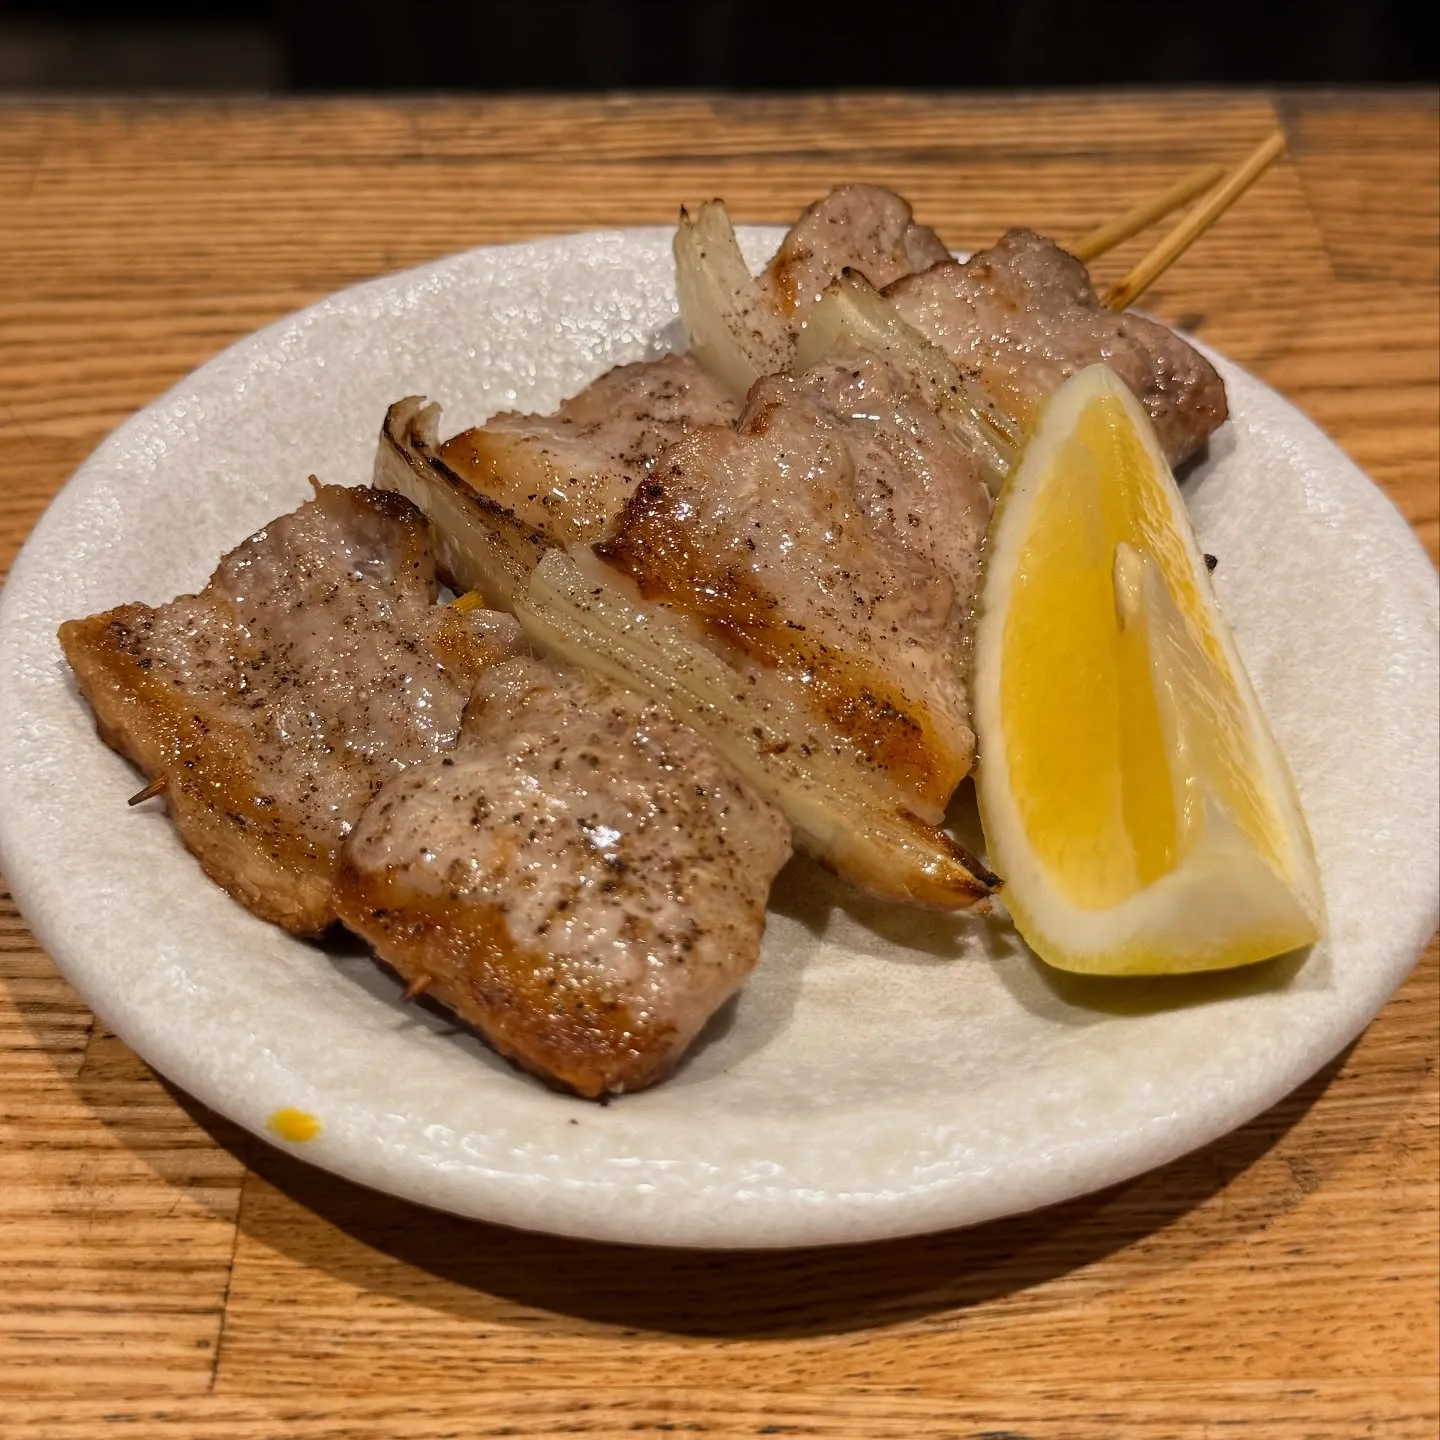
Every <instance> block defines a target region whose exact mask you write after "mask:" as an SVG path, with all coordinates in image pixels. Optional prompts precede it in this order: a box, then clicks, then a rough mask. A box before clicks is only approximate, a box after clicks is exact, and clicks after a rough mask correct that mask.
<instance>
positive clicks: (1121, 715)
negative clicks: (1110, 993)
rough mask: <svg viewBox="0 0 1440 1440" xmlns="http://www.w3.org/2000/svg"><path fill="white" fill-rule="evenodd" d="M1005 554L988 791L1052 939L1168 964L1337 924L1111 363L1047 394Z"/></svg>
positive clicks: (1005, 857)
mask: <svg viewBox="0 0 1440 1440" xmlns="http://www.w3.org/2000/svg"><path fill="white" fill-rule="evenodd" d="M986 549H987V554H986V561H985V580H984V590H983V594H982V598H981V609H980V615H979V620H978V625H977V628H976V636H975V670H974V705H975V729H976V734H977V737H978V741H979V752H980V764H979V769H978V771H977V775H976V790H977V794H978V796H979V801H980V815H981V820H982V823H983V825H984V828H985V837H986V842H987V844H988V846H989V850H990V859H991V863H992V864H993V865H994V867H995V869H996V870H998V871H999V872H1000V874H1001V875H1003V876H1004V877H1005V882H1006V888H1005V892H1004V898H1005V903H1006V906H1007V908H1008V909H1009V911H1010V914H1011V917H1012V919H1013V920H1014V922H1015V924H1016V926H1017V927H1018V928H1019V930H1020V933H1021V934H1022V935H1023V936H1024V937H1025V939H1026V941H1027V942H1028V943H1029V944H1030V946H1031V948H1032V949H1034V950H1035V952H1036V953H1037V954H1038V955H1040V957H1041V958H1042V959H1044V960H1046V961H1048V962H1049V963H1050V964H1052V965H1055V966H1058V967H1060V968H1062V969H1066V970H1076V971H1085V972H1089V973H1093V974H1106V975H1156V974H1167V973H1178V972H1181V971H1192V970H1212V969H1221V968H1224V967H1228V966H1234V965H1245V964H1249V963H1250V962H1252V961H1256V960H1263V959H1265V958H1267V957H1269V956H1273V955H1279V954H1283V953H1285V952H1287V951H1290V950H1294V949H1297V948H1299V947H1301V946H1304V945H1308V944H1310V943H1311V942H1313V941H1315V940H1317V939H1318V938H1319V937H1320V935H1321V933H1322V930H1323V928H1324V910H1323V904H1322V901H1321V895H1320V879H1319V874H1318V872H1317V869H1316V864H1315V853H1314V849H1313V847H1312V845H1311V843H1310V836H1309V832H1308V831H1307V829H1306V826H1305V818H1304V815H1303V814H1302V813H1301V809H1300V802H1299V799H1298V797H1297V795H1296V793H1295V786H1294V783H1293V782H1292V780H1291V778H1290V772H1289V770H1288V768H1287V766H1286V763H1285V757H1284V755H1283V754H1282V753H1281V750H1280V747H1279V745H1278V744H1277V743H1276V741H1275V737H1274V736H1273V735H1272V733H1271V731H1270V727H1269V725H1268V724H1267V722H1266V720H1265V716H1264V713H1263V712H1262V711H1261V708H1260V703H1259V701H1258V700H1257V698H1256V696H1255V691H1254V689H1253V687H1252V686H1251V684H1250V680H1249V678H1248V677H1247V676H1246V674H1245V669H1244V666H1243V665H1242V664H1241V661H1240V656H1239V652H1238V651H1237V650H1236V648H1235V642H1234V640H1233V639H1232V638H1231V635H1230V632H1229V629H1228V628H1227V626H1226V624H1225V621H1224V618H1223V616H1222V615H1221V614H1220V610H1219V607H1218V605H1217V604H1216V602H1215V598H1214V595H1213V593H1212V590H1211V586H1210V579H1209V576H1208V574H1207V573H1206V570H1205V560H1204V555H1203V554H1202V553H1201V550H1200V547H1199V545H1198V543H1197V542H1196V539H1195V534H1194V531H1193V530H1192V528H1191V525H1190V519H1189V515H1188V514H1187V512H1186V510H1185V503H1184V501H1183V499H1182V498H1181V495H1180V491H1179V489H1178V488H1177V486H1176V484H1175V480H1174V477H1173V476H1172V475H1171V474H1170V469H1169V466H1168V465H1167V464H1166V463H1165V457H1164V455H1163V453H1162V451H1161V449H1160V445H1159V442H1158V441H1157V440H1156V438H1155V434H1154V431H1153V430H1152V429H1151V426H1150V421H1149V418H1148V417H1147V416H1146V414H1145V412H1144V410H1143V409H1142V408H1141V406H1140V404H1139V403H1138V401H1136V399H1135V398H1134V396H1133V395H1131V393H1130V391H1129V390H1128V389H1127V388H1126V387H1125V385H1124V383H1123V382H1122V381H1120V380H1119V379H1118V378H1116V376H1115V375H1114V374H1112V373H1111V372H1110V371H1109V370H1107V369H1106V368H1105V367H1104V366H1103V365H1095V366H1091V367H1090V368H1089V369H1087V370H1085V371H1083V372H1081V373H1080V374H1079V375H1076V376H1075V377H1074V378H1073V379H1072V380H1070V381H1068V382H1067V383H1066V384H1065V385H1064V386H1063V387H1062V388H1061V389H1060V390H1059V391H1058V392H1057V393H1056V394H1055V395H1054V396H1053V397H1052V398H1051V400H1050V401H1049V402H1048V404H1047V405H1046V407H1045V408H1044V410H1043V412H1042V413H1041V415H1040V417H1039V420H1038V423H1037V425H1036V428H1035V431H1034V434H1033V435H1032V436H1031V438H1030V440H1029V441H1028V443H1027V444H1026V446H1025V449H1024V451H1023V453H1022V454H1021V456H1020V458H1019V460H1018V461H1017V463H1016V466H1015V468H1014V470H1013V471H1012V472H1011V475H1010V478H1009V479H1008V481H1007V482H1006V485H1005V488H1004V490H1003V491H1002V492H1001V495H1000V498H999V501H998V502H997V505H996V509H995V513H994V516H993V517H992V520H991V523H990V532H989V536H988V540H987V547H986Z"/></svg>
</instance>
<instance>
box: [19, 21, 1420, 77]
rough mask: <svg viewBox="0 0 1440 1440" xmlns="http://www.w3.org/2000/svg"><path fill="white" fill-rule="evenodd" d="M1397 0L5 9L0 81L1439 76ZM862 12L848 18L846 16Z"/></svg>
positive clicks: (1417, 30) (1415, 26)
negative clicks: (1332, 0)
mask: <svg viewBox="0 0 1440 1440" xmlns="http://www.w3.org/2000/svg"><path fill="white" fill-rule="evenodd" d="M1407 13H1408V14H1410V15H1416V14H1418V13H1419V12H1418V10H1417V9H1410V10H1408V11H1407V9H1406V7H1405V6H1402V5H1401V4H1399V3H1365V0H1349V3H1344V4H1335V3H1324V0H1321V3H1313V4H1301V3H1284V4H1238V3H1233V0H1221V3H1210V4H1205V3H1195V0H1191V3H1190V4H1188V5H1180V4H1176V3H1174V0H1169V3H1166V0H1152V3H1149V4H1139V3H1133V4H1132V3H1121V4H1104V3H1086V0H1066V3H1060V0H1012V3H1008V4H1007V3H998V0H990V3H984V0H971V3H930V4H923V5H922V4H915V3H908V0H888V3H879V4H872V5H870V6H867V7H865V8H864V9H856V10H855V11H853V12H852V11H851V10H850V9H849V8H848V7H845V6H836V5H834V4H831V5H817V4H813V3H812V4H808V5H802V4H799V3H794V0H791V3H785V0H769V3H759V0H675V3H674V4H669V5H666V4H655V3H638V0H511V3H506V4H483V3H470V4H461V3H456V0H315V3H311V4H303V3H295V4H281V3H278V0H218V3H213V4H195V3H190V4H182V3H177V0H111V3H108V4H106V3H100V0H48V3H43V4H42V3H35V0H24V3H14V0H8V3H7V0H0V90H9V91H12V92H13V91H22V90H24V91H36V90H60V91H64V90H90V91H134V90H159V91H197V90H198V91H206V90H241V91H243V90H262V91H343V90H364V91H378V90H426V89H444V90H459V91H464V90H485V91H495V90H524V89H541V90H570V89H586V90H609V89H629V90H634V89H645V88H667V89H668V88H680V87H690V86H702V87H707V88H730V89H742V90H743V89H764V90H785V89H814V88H820V87H859V86H887V87H888V86H894V87H898V86H918V87H924V88H938V89H952V88H960V87H970V86H986V87H991V88H995V87H999V88H1007V87H1016V86H1039V85H1047V86H1054V85H1060V86H1064V85H1098V84H1112V85H1114V84H1135V85H1151V86H1153V85H1165V84H1182V83H1188V84H1255V83H1271V84H1304V83H1331V84H1343V83H1362V84H1385V83H1411V84H1414V83H1416V82H1425V81H1432V80H1433V79H1434V78H1435V73H1436V71H1435V64H1434V56H1433V51H1432V47H1430V46H1429V45H1428V44H1426V43H1424V42H1423V40H1422V39H1421V34H1422V33H1423V30H1425V29H1428V28H1429V27H1428V26H1425V27H1422V25H1421V22H1420V21H1419V20H1418V19H1412V20H1410V21H1409V22H1408V23H1407V21H1406V19H1405V18H1404V17H1405V15H1406V14H1407ZM852 17H853V18H852Z"/></svg>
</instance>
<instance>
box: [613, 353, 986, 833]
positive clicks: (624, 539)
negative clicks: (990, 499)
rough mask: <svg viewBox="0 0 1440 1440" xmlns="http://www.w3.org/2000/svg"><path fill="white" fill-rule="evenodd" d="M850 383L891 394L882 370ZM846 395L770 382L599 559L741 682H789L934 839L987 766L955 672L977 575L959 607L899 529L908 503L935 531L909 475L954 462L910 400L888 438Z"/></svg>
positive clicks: (645, 490)
mask: <svg viewBox="0 0 1440 1440" xmlns="http://www.w3.org/2000/svg"><path fill="white" fill-rule="evenodd" d="M862 367H863V368H862ZM852 368H853V371H854V373H855V374H856V375H863V376H865V377H867V378H868V379H869V380H870V381H871V382H872V388H874V387H875V386H878V385H880V384H881V382H880V381H879V380H878V378H877V376H876V373H875V372H876V371H877V370H878V368H879V367H878V365H875V364H874V363H873V362H869V363H867V362H865V361H863V360H857V361H856V362H855V364H854V366H853V367H852ZM834 379H835V377H834V376H833V375H829V374H826V375H820V376H817V377H816V378H815V380H814V382H813V385H811V384H809V382H806V381H800V382H797V381H793V380H789V379H787V378H785V377H779V376H777V377H771V378H769V379H766V380H762V381H761V382H759V383H758V384H757V385H756V386H755V388H754V390H753V391H752V393H751V399H750V403H749V405H748V406H747V407H746V411H745V415H744V417H743V419H742V420H741V423H740V424H739V426H738V427H736V428H735V429H733V430H730V429H720V428H718V427H710V428H707V429H703V430H696V431H694V432H692V433H691V434H690V435H689V436H688V437H687V438H686V439H685V440H683V441H681V442H680V443H679V444H677V445H675V446H674V447H672V448H671V449H670V450H669V451H667V452H666V454H665V456H664V457H663V459H662V460H661V462H660V463H659V464H658V465H657V466H656V468H655V471H654V473H653V475H652V476H651V478H650V479H649V480H647V481H646V482H645V483H644V484H642V485H641V486H640V488H639V489H638V490H637V491H636V492H635V495H634V497H633V498H632V500H631V502H630V504H629V505H628V506H627V507H626V510H625V513H624V515H623V517H622V519H621V521H620V524H619V525H618V527H617V528H616V531H615V534H614V535H613V536H612V537H611V538H610V539H609V540H607V541H606V542H604V543H603V544H602V545H600V546H597V547H596V554H597V555H598V556H599V557H600V558H601V559H602V560H603V561H604V562H605V563H606V564H608V565H610V566H611V567H613V568H614V569H616V570H618V571H620V572H621V573H622V574H624V575H626V576H628V577H629V578H630V579H631V580H633V581H634V582H635V583H636V585H638V587H639V590H640V594H641V595H642V596H643V597H644V598H645V599H647V600H653V601H658V602H660V603H662V604H664V605H666V606H668V607H670V608H671V609H673V610H676V611H678V612H680V613H681V614H683V615H685V616H687V617H689V618H690V619H692V620H694V621H695V622H697V623H698V624H699V625H700V627H701V628H702V630H703V632H704V633H705V634H706V636H707V637H708V638H709V639H710V640H711V641H712V642H713V643H715V644H718V645H719V646H720V647H721V648H722V649H723V650H724V651H725V652H727V653H728V654H729V655H730V656H731V657H732V659H733V660H735V661H736V662H737V663H738V664H739V665H740V667H741V668H742V670H744V669H747V668H748V669H752V670H753V669H754V668H757V667H758V669H760V670H763V671H767V672H769V674H770V676H771V677H773V678H776V679H778V680H779V681H780V682H782V684H783V685H784V686H785V687H787V688H788V690H789V692H790V694H791V696H792V698H793V700H794V701H795V702H796V703H798V704H800V705H801V706H802V707H805V708H806V709H808V710H809V711H810V712H811V713H814V714H816V715H817V717H818V718H820V719H821V720H822V723H823V724H824V725H825V726H826V727H827V728H828V729H829V730H830V732H831V733H832V734H838V735H840V736H842V737H843V738H844V740H846V741H847V742H849V744H850V745H851V746H852V747H853V749H854V752H855V756H856V760H857V763H859V764H860V765H862V766H863V767H864V768H865V769H866V770H868V771H870V772H872V774H878V775H879V776H882V777H884V778H886V779H888V781H889V782H890V786H891V789H892V793H893V794H894V795H895V797H896V799H897V801H899V802H901V803H903V804H905V805H906V806H907V807H908V808H911V809H913V810H914V812H915V813H916V814H917V815H919V816H920V817H921V818H923V819H925V820H928V821H930V822H931V823H934V822H935V821H937V820H938V819H939V818H940V816H941V814H942V813H943V811H944V809H945V804H946V802H947V801H948V799H949V797H950V794H951V792H952V791H953V790H954V788H955V786H956V785H957V784H958V783H959V782H960V780H961V779H962V778H963V777H964V775H965V774H966V772H967V771H968V770H969V768H970V762H971V758H972V755H973V753H974V736H973V734H972V732H971V730H970V726H969V723H968V720H967V712H968V706H967V701H966V695H965V688H964V682H963V677H962V674H961V663H960V662H961V646H960V631H961V626H962V623H963V620H964V613H965V612H964V607H965V605H966V604H967V603H968V600H969V598H970V597H969V587H972V586H973V578H974V577H973V569H969V570H966V571H965V584H966V587H967V588H966V590H965V593H964V594H963V595H962V594H960V593H958V592H957V586H956V583H955V582H954V581H953V580H952V579H951V577H950V576H949V575H948V574H946V573H945V570H944V569H943V568H941V566H939V565H937V564H936V563H935V562H934V560H933V559H931V558H930V557H929V556H927V554H926V553H925V547H924V546H916V547H914V548H912V547H910V546H908V545H906V544H905V543H903V542H902V539H901V536H900V535H899V534H897V531H898V530H899V529H901V528H902V527H903V528H904V529H907V530H908V529H910V528H911V526H910V520H909V514H910V510H909V507H908V505H907V508H906V512H905V515H904V517H903V519H900V523H899V524H898V525H897V524H896V523H895V521H896V519H897V517H896V516H895V514H894V503H893V502H894V501H895V500H896V498H897V490H898V491H901V492H904V493H905V495H906V498H907V500H908V498H910V497H911V496H913V497H915V498H916V503H917V505H922V506H924V508H926V513H927V518H928V517H929V513H930V508H931V507H929V506H927V505H924V502H925V499H926V497H925V495H924V491H925V477H924V476H919V475H917V476H913V477H912V476H911V475H910V474H909V473H908V471H910V470H919V469H920V468H921V466H922V465H923V464H925V463H927V462H930V463H932V468H934V469H939V468H941V467H943V465H944V463H945V462H946V460H947V459H948V458H949V455H948V450H947V449H946V447H945V446H944V445H939V444H937V445H936V447H935V449H934V450H933V451H927V449H926V442H927V440H928V439H932V438H937V437H931V436H928V435H927V434H925V433H924V432H925V420H926V416H925V415H924V414H921V413H919V406H918V405H917V404H916V403H915V402H913V401H910V402H907V401H906V400H905V399H904V398H903V397H902V395H901V393H900V387H899V386H898V385H897V386H895V387H893V388H892V389H891V391H890V393H889V394H888V395H887V396H886V401H885V403H886V404H887V406H888V407H889V409H890V416H889V424H888V426H887V423H886V419H885V418H881V417H877V418H874V419H872V418H871V416H870V415H868V414H864V415H857V414H855V413H845V412H846V404H847V397H846V396H845V395H844V394H843V393H841V394H836V393H827V391H831V392H833V391H835V390H836V389H837V386H836V385H835V384H833V383H832V382H833V381H834ZM852 383H858V385H859V387H860V389H862V390H863V389H864V383H865V382H864V380H863V379H862V380H860V381H858V382H852ZM843 387H844V380H843V377H841V380H840V384H839V386H838V388H839V389H840V390H843ZM827 400H831V401H834V402H835V404H836V406H837V409H831V408H829V407H828V406H827V404H826V403H825V402H826V401H827ZM876 403H877V404H878V403H881V402H880V401H879V400H878V399H877V402H876ZM901 410H904V411H905V412H906V414H907V418H908V419H909V421H910V423H911V434H910V435H909V436H903V435H902V431H903V429H904V425H903V423H897V422H896V421H895V418H894V417H895V414H896V412H897V411H901ZM929 418H930V419H932V420H933V417H929ZM934 428H935V429H937V430H938V429H939V426H938V423H937V424H936V425H935V427H934ZM938 439H942V440H946V442H947V443H949V442H948V437H944V436H943V434H942V435H941V436H940V437H938ZM950 448H953V444H952V445H950ZM986 508H987V509H988V505H987V506H986ZM983 513H984V511H983V510H982V512H981V514H982V516H983ZM916 519H917V521H918V520H919V513H918V511H917V512H916ZM960 520H961V525H962V527H963V525H964V524H965V523H966V520H965V517H964V516H963V515H961V517H960ZM980 523H981V525H982V526H983V518H982V520H981V522H980ZM972 558H973V557H972ZM962 568H964V567H961V566H959V565H957V569H962Z"/></svg>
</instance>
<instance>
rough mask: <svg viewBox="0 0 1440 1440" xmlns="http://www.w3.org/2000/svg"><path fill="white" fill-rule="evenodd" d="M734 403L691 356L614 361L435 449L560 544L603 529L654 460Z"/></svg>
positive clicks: (731, 414) (728, 418)
mask: <svg viewBox="0 0 1440 1440" xmlns="http://www.w3.org/2000/svg"><path fill="white" fill-rule="evenodd" d="M739 411H740V407H739V405H738V403H737V402H736V401H735V400H733V399H732V398H731V397H730V395H729V393H728V392H727V391H726V390H725V389H724V388H723V387H722V386H721V385H720V384H719V382H718V381H716V380H714V379H712V378H711V377H710V376H709V375H708V374H707V373H706V372H705V371H704V370H702V369H701V368H700V366H699V364H698V363H697V362H696V361H695V360H694V358H693V357H691V356H689V355H666V356H665V357H663V358H662V359H659V360H642V361H638V362H637V363H635V364H633V365H620V366H617V367H616V368H615V369H613V370H610V371H608V372H607V373H606V374H604V375H602V376H601V377H600V378H599V379H598V380H596V381H594V382H593V383H592V384H590V385H588V386H586V388H585V389H584V390H582V391H580V393H579V394H578V395H574V396H572V397H571V398H570V399H569V400H566V401H565V402H564V403H563V404H562V405H561V406H560V408H559V409H558V410H557V411H556V412H555V414H553V415H520V414H516V413H513V412H510V413H506V414H503V415H496V416H494V417H493V418H492V419H490V420H487V421H486V422H485V424H484V425H482V426H479V427H477V428H475V429H472V430H463V431H461V432H460V434H458V435H455V436H453V437H452V438H451V439H449V440H447V441H446V442H445V443H444V445H442V446H441V447H440V459H441V461H442V462H443V463H444V464H445V465H447V466H448V467H449V468H450V469H451V470H453V471H454V472H455V473H456V474H457V475H459V476H460V477H461V478H462V479H464V480H465V481H467V482H468V483H469V484H470V485H472V486H473V487H474V488H475V489H476V490H478V491H479V492H480V493H482V494H484V495H487V496H489V497H490V498H491V499H492V500H494V501H495V502H496V503H497V504H499V505H503V506H505V507H506V508H507V509H509V510H511V511H513V512H514V513H515V514H516V515H517V516H518V517H519V518H520V519H521V520H522V521H523V522H524V523H525V524H526V525H529V526H531V527H533V528H534V529H536V530H540V531H542V532H544V533H545V534H547V535H550V536H553V538H554V539H555V541H556V542H557V543H558V544H562V545H575V544H581V545H588V544H590V543H592V542H593V541H595V540H598V539H600V538H601V537H602V536H603V535H605V534H606V533H607V532H608V530H609V529H610V527H611V525H612V524H613V522H614V520H615V517H616V516H617V515H618V514H619V513H620V511H621V509H622V508H623V507H624V505H625V502H626V501H627V500H628V499H629V498H630V496H631V494H632V493H633V492H634V489H635V487H636V486H637V485H638V484H639V483H640V481H641V480H642V479H643V478H644V477H645V476H646V475H647V474H648V473H649V471H650V468H651V466H652V465H653V464H654V463H655V457H656V456H657V455H659V453H660V452H661V451H662V450H663V449H665V447H666V446H667V445H669V444H671V443H672V442H673V441H675V440H678V439H679V438H680V436H681V435H682V434H683V433H684V432H685V430H686V429H687V428H689V427H691V426H694V425H728V424H730V423H731V422H732V421H733V420H734V419H735V417H736V416H737V415H738V414H739Z"/></svg>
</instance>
